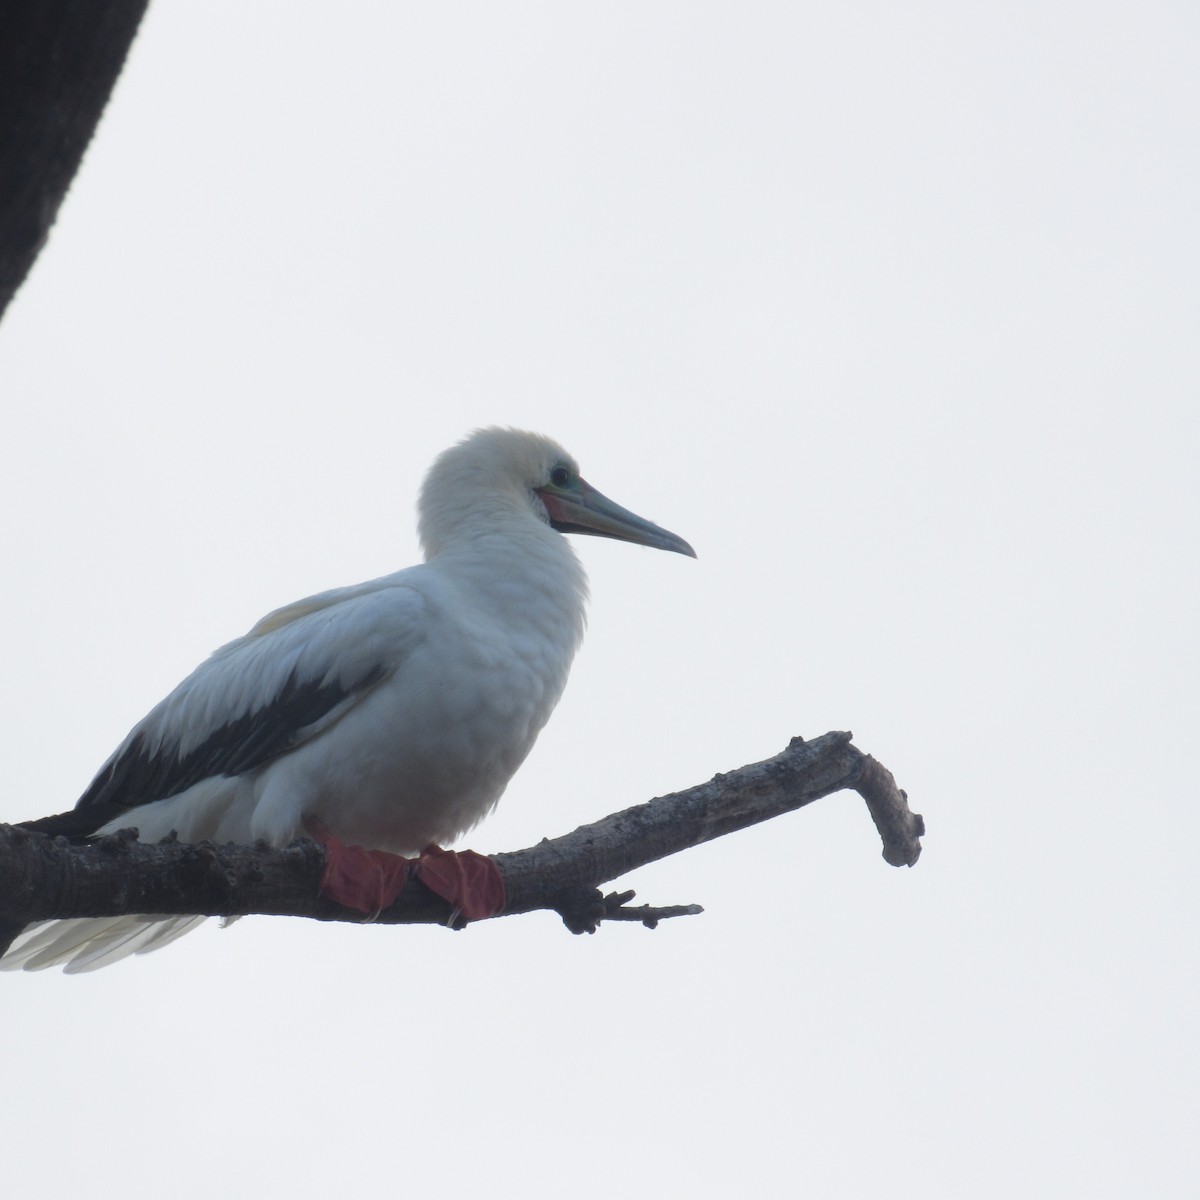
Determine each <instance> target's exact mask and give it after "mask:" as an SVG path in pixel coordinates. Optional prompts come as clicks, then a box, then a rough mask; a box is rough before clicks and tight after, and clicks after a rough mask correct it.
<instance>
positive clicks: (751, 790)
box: [0, 733, 925, 933]
mask: <svg viewBox="0 0 1200 1200" xmlns="http://www.w3.org/2000/svg"><path fill="white" fill-rule="evenodd" d="M847 788H849V789H853V790H855V791H858V792H859V793H860V794H861V795H862V796H863V797H864V799H865V800H866V801H867V806H868V808H869V809H870V812H871V815H872V817H873V818H874V820H875V824H876V826H877V828H878V829H879V832H880V835H881V836H882V838H883V845H884V849H883V856H884V858H885V859H886V860H887V862H889V863H891V864H892V865H893V866H903V865H908V866H912V865H913V864H914V863H915V862H916V861H917V858H918V857H919V855H920V853H921V843H920V838H921V837H922V835H923V834H924V832H925V827H924V822H923V821H922V819H921V818H920V817H919V816H917V815H916V814H914V813H912V812H910V811H909V808H908V803H907V798H906V796H905V794H904V792H902V791H900V790H899V789H898V788H897V787H896V784H895V781H894V780H893V779H892V776H891V773H890V772H889V771H887V770H886V769H885V768H884V767H882V766H881V765H880V764H879V763H877V762H876V761H875V760H874V759H873V758H871V757H870V756H869V755H866V754H863V753H862V751H860V750H858V749H857V748H856V747H854V746H853V745H851V735H850V734H848V733H827V734H824V735H823V736H821V737H819V738H816V739H814V740H813V741H810V742H805V741H802V740H801V739H799V738H795V739H793V741H792V743H791V744H790V745H789V746H788V748H787V749H786V750H784V751H783V752H782V753H781V754H778V755H776V756H775V757H774V758H769V759H767V760H766V761H765V762H760V763H752V764H751V765H749V766H746V767H742V768H740V769H739V770H737V771H731V772H729V773H728V774H725V775H717V776H716V777H715V778H714V779H712V780H711V781H709V782H708V783H702V784H699V785H697V786H696V787H692V788H688V789H686V790H685V791H682V792H675V793H673V794H672V795H669V796H661V797H658V798H656V799H654V800H651V801H649V802H648V803H645V804H639V805H636V806H635V807H633V808H627V809H625V810H624V811H623V812H618V813H613V814H612V815H611V816H607V817H605V818H603V819H602V820H600V821H596V822H595V823H594V824H591V825H584V826H581V827H580V828H579V829H576V830H575V831H574V832H573V833H568V834H566V835H565V836H563V837H558V838H555V839H553V840H545V841H543V842H541V843H539V844H538V845H537V846H532V847H530V848H529V849H527V850H519V851H516V852H513V853H507V854H497V855H495V856H494V861H495V862H496V864H497V865H498V866H499V868H500V871H501V873H502V874H503V876H504V883H505V891H506V895H507V903H506V905H505V910H504V913H503V914H501V915H504V916H508V915H512V914H516V913H524V912H532V911H534V910H536V909H551V910H554V911H557V912H559V913H561V914H562V916H563V920H564V921H565V922H566V924H567V926H568V928H570V929H571V930H572V931H574V932H577V933H582V932H585V931H586V932H590V931H593V930H594V929H595V928H596V926H597V925H598V924H599V923H600V922H602V921H604V920H634V921H641V922H642V923H643V924H646V925H649V926H650V927H651V928H653V926H654V924H656V923H657V921H659V920H662V919H666V918H667V917H673V916H682V915H691V914H694V913H696V912H699V911H701V910H700V908H699V906H697V905H683V906H670V907H667V908H652V907H650V906H646V905H644V906H642V907H640V908H632V909H631V908H628V907H627V903H628V901H629V900H630V899H632V897H633V893H632V892H625V893H617V894H613V895H610V896H608V897H604V896H602V895H601V894H600V892H599V891H598V890H597V889H598V887H599V886H600V885H601V884H604V883H607V882H609V881H610V880H613V879H616V878H618V877H620V876H622V875H625V874H627V873H628V872H629V871H631V870H633V869H634V868H636V867H640V866H643V865H645V864H646V863H649V862H654V861H655V860H657V859H660V858H665V857H667V856H668V855H671V854H677V853H679V851H681V850H686V849H688V848H689V847H691V846H698V845H700V844H701V843H702V842H707V841H711V840H712V839H714V838H718V837H723V836H724V835H725V834H727V833H732V832H734V831H735V830H738V829H744V828H746V827H747V826H750V825H755V824H758V823H759V822H761V821H767V820H770V819H771V818H772V817H777V816H780V815H781V814H783V813H786V812H791V811H792V810H793V809H797V808H802V807H803V806H804V805H806V804H811V803H812V802H813V801H814V800H818V799H820V798H821V797H822V796H828V795H829V794H831V793H832V792H837V791H841V790H844V789H847ZM323 867H324V852H323V851H322V849H321V848H320V846H318V845H317V844H316V843H314V842H310V841H300V842H296V843H294V844H293V845H291V846H288V847H286V848H285V849H282V850H273V849H269V848H267V847H265V846H257V847H252V846H232V845H230V846H214V845H212V844H211V843H200V844H198V845H186V844H184V843H180V842H174V841H165V842H160V843H158V844H156V845H150V844H146V843H143V842H139V841H137V840H136V837H135V835H134V834H133V833H132V832H131V831H125V832H121V833H117V834H113V835H112V836H109V837H104V838H100V839H99V840H97V841H95V842H91V843H88V844H86V845H72V844H71V843H69V842H68V841H67V840H66V839H65V838H61V837H60V838H50V837H47V836H45V835H43V834H38V833H32V832H30V831H29V830H26V829H22V828H21V827H20V826H8V825H0V924H2V925H3V926H4V927H5V928H12V929H13V931H14V932H15V929H16V928H18V927H19V926H21V925H24V924H27V923H30V922H33V921H41V920H47V919H50V918H58V917H103V916H119V915H124V914H127V913H145V914H162V915H182V914H193V913H196V914H204V915H207V916H242V915H246V914H250V913H262V914H270V915H276V916H296V917H311V918H314V919H316V920H319V921H361V920H362V916H361V914H359V913H355V912H352V911H351V910H349V909H346V908H343V907H341V906H340V905H338V904H335V903H333V902H332V901H330V900H327V899H325V898H324V897H322V896H320V895H319V894H318V884H319V881H320V878H321V872H322V869H323ZM376 920H377V921H378V922H380V923H382V924H389V925H391V924H414V923H432V922H437V923H443V924H445V923H450V922H451V920H452V914H451V912H450V909H449V906H448V905H447V904H446V902H445V901H443V900H441V899H440V898H438V897H437V896H435V895H433V893H432V892H430V891H428V890H427V889H426V888H425V887H424V886H423V885H422V884H421V883H419V882H413V883H411V884H410V885H409V886H408V887H407V888H406V889H405V891H404V892H402V893H401V895H400V897H399V898H398V899H397V901H396V902H395V904H393V905H392V906H391V907H390V908H388V909H386V910H385V911H384V912H382V913H380V914H379V916H378V917H377V918H376Z"/></svg>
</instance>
